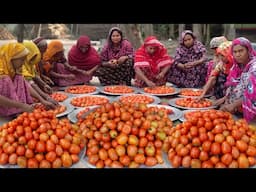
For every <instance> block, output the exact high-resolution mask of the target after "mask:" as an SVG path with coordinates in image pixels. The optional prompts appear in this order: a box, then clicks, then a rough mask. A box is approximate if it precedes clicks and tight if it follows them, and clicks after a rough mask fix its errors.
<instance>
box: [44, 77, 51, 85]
mask: <svg viewBox="0 0 256 192" xmlns="http://www.w3.org/2000/svg"><path fill="white" fill-rule="evenodd" d="M42 78H43V80H44V81H45V82H46V83H47V84H48V85H54V82H53V81H52V80H51V79H50V78H49V77H47V76H43V77H42Z"/></svg>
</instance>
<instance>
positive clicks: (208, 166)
mask: <svg viewBox="0 0 256 192" xmlns="http://www.w3.org/2000/svg"><path fill="white" fill-rule="evenodd" d="M202 168H213V163H212V162H211V161H210V160H208V161H204V162H203V163H202Z"/></svg>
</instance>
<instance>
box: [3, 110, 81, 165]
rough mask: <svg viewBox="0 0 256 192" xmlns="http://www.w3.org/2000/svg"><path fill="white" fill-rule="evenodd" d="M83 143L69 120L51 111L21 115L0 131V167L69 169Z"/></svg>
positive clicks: (77, 158) (77, 159)
mask: <svg viewBox="0 0 256 192" xmlns="http://www.w3.org/2000/svg"><path fill="white" fill-rule="evenodd" d="M84 147H85V140H84V138H83V137H82V136H81V134H79V133H78V129H77V127H73V126H72V125H71V124H70V122H69V120H68V119H61V120H58V119H57V118H56V117H55V115H54V113H53V112H51V111H47V112H46V111H41V110H40V109H35V110H34V112H32V113H27V112H24V113H22V114H21V115H19V116H18V117H17V118H16V119H14V120H12V121H10V122H8V123H6V124H4V125H2V126H1V127H0V164H1V165H18V166H19V167H22V168H25V167H27V168H60V167H71V166H72V164H74V163H77V162H78V161H79V160H80V154H81V153H82V149H83V148H84Z"/></svg>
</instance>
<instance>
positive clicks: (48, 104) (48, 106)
mask: <svg viewBox="0 0 256 192" xmlns="http://www.w3.org/2000/svg"><path fill="white" fill-rule="evenodd" d="M41 103H42V104H43V105H44V106H45V107H46V109H55V108H56V107H57V106H56V105H54V104H53V103H51V102H49V101H46V100H43V101H41Z"/></svg>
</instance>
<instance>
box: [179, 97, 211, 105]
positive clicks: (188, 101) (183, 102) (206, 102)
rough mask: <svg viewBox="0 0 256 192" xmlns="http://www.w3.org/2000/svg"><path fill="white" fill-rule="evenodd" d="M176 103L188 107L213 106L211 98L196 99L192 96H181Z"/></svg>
mask: <svg viewBox="0 0 256 192" xmlns="http://www.w3.org/2000/svg"><path fill="white" fill-rule="evenodd" d="M175 104H176V105H179V106H181V107H188V108H204V107H210V106H212V102H211V101H210V100H209V99H205V98H203V99H200V100H198V99H194V98H191V97H188V98H181V99H177V100H176V101H175Z"/></svg>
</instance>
